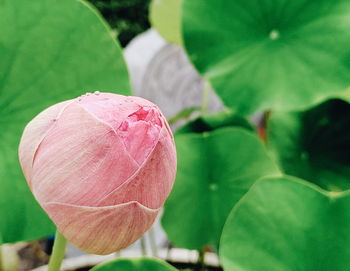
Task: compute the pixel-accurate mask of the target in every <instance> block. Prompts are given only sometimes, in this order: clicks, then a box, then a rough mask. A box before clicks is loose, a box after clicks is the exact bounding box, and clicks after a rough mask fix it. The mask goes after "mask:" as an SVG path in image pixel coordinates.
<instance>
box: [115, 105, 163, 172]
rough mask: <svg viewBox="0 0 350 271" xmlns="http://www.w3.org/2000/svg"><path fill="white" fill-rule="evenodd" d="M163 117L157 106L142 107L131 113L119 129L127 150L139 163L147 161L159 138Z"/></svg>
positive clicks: (118, 131)
mask: <svg viewBox="0 0 350 271" xmlns="http://www.w3.org/2000/svg"><path fill="white" fill-rule="evenodd" d="M161 117H162V116H161V115H160V113H159V111H158V110H157V109H155V108H152V107H140V108H139V109H138V110H137V111H136V112H133V113H132V114H130V115H129V116H128V117H127V118H126V119H125V120H124V121H123V122H122V124H121V125H120V126H119V128H118V130H117V133H118V134H119V136H120V137H121V138H122V139H123V142H124V145H125V148H126V150H127V151H128V152H129V153H130V155H131V157H133V158H134V159H135V161H136V162H137V163H138V164H139V165H141V164H142V163H143V161H145V159H146V158H147V157H148V155H149V154H150V153H151V151H152V150H153V149H154V147H155V145H156V144H157V142H158V140H159V133H160V130H161V128H162V120H161Z"/></svg>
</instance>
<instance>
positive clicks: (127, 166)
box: [19, 92, 176, 254]
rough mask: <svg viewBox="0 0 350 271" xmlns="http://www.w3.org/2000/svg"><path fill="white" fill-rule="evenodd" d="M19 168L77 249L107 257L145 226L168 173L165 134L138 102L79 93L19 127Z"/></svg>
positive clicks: (153, 110)
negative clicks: (20, 137)
mask: <svg viewBox="0 0 350 271" xmlns="http://www.w3.org/2000/svg"><path fill="white" fill-rule="evenodd" d="M19 157H20V163H21V166H22V169H23V172H24V175H25V177H26V179H27V182H28V184H29V186H30V189H31V190H32V192H33V194H34V196H35V197H36V199H37V200H38V202H39V203H40V205H41V206H42V208H43V209H44V210H45V211H46V212H47V213H48V215H49V216H50V218H51V219H52V220H53V221H54V223H55V224H56V225H57V228H58V230H59V231H60V232H61V233H62V234H63V235H64V236H65V237H66V238H67V239H68V240H70V241H71V242H72V243H74V244H75V245H76V246H78V247H79V248H81V249H83V250H85V251H87V252H89V253H95V254H108V253H112V252H114V251H117V250H119V249H122V248H125V247H127V246H129V245H130V244H132V243H133V242H135V241H136V240H137V239H138V238H140V236H141V235H142V234H144V233H145V232H146V231H147V230H148V229H149V228H150V227H151V226H152V224H153V222H154V220H155V217H156V216H157V214H158V213H159V210H160V208H161V207H162V205H163V203H164V201H165V199H166V197H167V196H168V194H169V192H170V190H171V188H172V185H173V182H174V179H175V173H176V153H175V145H174V140H173V136H172V133H171V131H170V129H169V126H168V124H167V122H166V120H165V118H164V116H163V115H162V113H161V112H160V111H159V109H158V108H157V106H155V105H154V104H152V103H151V102H149V101H147V100H145V99H142V98H139V97H125V96H121V95H116V94H110V93H98V92H96V93H95V94H90V95H89V94H86V95H84V96H82V97H80V98H77V99H74V100H69V101H66V102H62V103H58V104H56V105H53V106H51V107H49V108H48V109H46V110H45V111H43V112H42V113H40V114H39V115H38V116H37V117H35V118H34V119H33V120H32V121H31V122H30V123H29V124H28V125H27V127H26V128H25V130H24V133H23V136H22V139H21V143H20V146H19Z"/></svg>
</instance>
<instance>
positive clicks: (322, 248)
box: [220, 177, 350, 271]
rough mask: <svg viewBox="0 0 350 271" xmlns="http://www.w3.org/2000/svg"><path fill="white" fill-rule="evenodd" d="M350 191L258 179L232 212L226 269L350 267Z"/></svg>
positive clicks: (326, 270) (223, 252) (342, 270)
mask: <svg viewBox="0 0 350 271" xmlns="http://www.w3.org/2000/svg"><path fill="white" fill-rule="evenodd" d="M348 210H350V194H349V192H346V193H334V192H331V193H327V192H325V191H322V190H321V189H319V188H318V187H317V186H314V185H312V184H310V183H307V182H304V181H302V180H298V179H295V178H289V177H281V178H265V179H264V180H261V181H259V182H257V183H256V184H255V185H254V186H253V187H252V188H251V190H250V191H249V192H248V193H247V195H246V196H245V197H244V198H243V199H242V200H241V201H240V202H239V203H238V204H237V205H236V207H235V208H234V210H233V211H232V212H231V213H230V216H229V218H228V219H227V222H226V224H225V227H224V229H223V233H222V238H221V242H220V260H221V262H222V264H223V266H224V269H225V271H251V270H259V271H281V270H283V271H287V270H288V271H314V270H317V271H349V270H350V266H349V258H350V245H349V244H350V232H349V227H350V215H349V212H348Z"/></svg>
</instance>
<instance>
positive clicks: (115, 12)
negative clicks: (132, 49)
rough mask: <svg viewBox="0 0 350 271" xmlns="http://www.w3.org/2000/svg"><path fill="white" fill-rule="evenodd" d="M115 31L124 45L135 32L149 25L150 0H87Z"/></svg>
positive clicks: (137, 32)
mask: <svg viewBox="0 0 350 271" xmlns="http://www.w3.org/2000/svg"><path fill="white" fill-rule="evenodd" d="M88 1H89V2H90V3H91V4H93V5H94V6H95V7H96V8H97V9H98V10H99V11H100V12H101V13H102V15H103V17H104V18H105V19H106V20H107V21H108V23H109V24H110V26H111V27H112V29H114V30H115V31H116V32H117V37H118V40H119V42H120V44H121V45H122V46H123V47H125V46H126V45H127V44H128V43H129V41H130V40H132V39H133V38H134V37H135V36H136V35H137V34H139V33H141V32H143V31H145V30H146V29H148V28H149V27H150V23H149V20H148V9H149V4H150V0H88Z"/></svg>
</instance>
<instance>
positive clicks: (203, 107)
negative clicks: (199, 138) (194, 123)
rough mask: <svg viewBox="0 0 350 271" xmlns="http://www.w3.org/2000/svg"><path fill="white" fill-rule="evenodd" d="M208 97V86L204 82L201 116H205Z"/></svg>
mask: <svg viewBox="0 0 350 271" xmlns="http://www.w3.org/2000/svg"><path fill="white" fill-rule="evenodd" d="M209 95H210V84H209V83H208V82H207V81H206V82H205V83H204V87H203V95H202V106H201V113H202V115H204V114H206V113H207V111H208V104H209Z"/></svg>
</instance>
